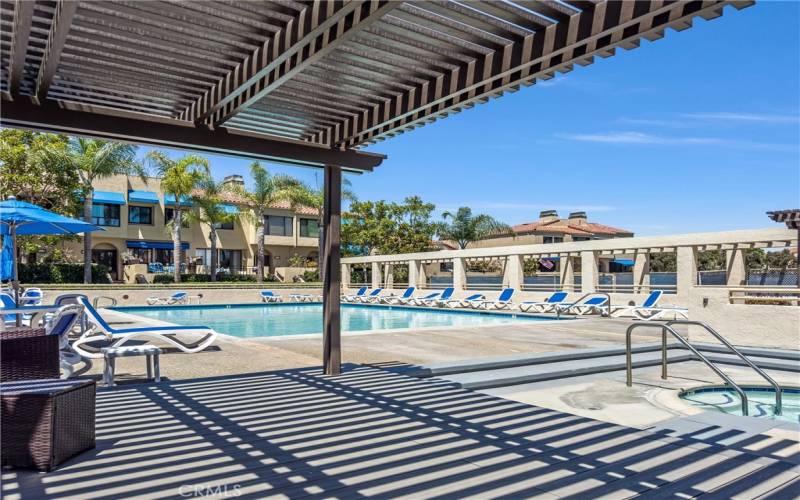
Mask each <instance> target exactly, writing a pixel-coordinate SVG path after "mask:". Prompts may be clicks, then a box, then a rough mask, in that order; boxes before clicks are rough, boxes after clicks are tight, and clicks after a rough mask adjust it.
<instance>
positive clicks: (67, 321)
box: [46, 304, 92, 378]
mask: <svg viewBox="0 0 800 500" xmlns="http://www.w3.org/2000/svg"><path fill="white" fill-rule="evenodd" d="M82 316H83V306H81V305H80V304H68V305H65V306H61V308H59V309H58V311H56V312H55V313H54V315H53V318H52V320H50V321H49V322H48V323H47V328H46V331H47V334H48V335H57V336H58V347H59V365H60V366H61V378H69V377H71V376H73V375H80V374H82V373H84V372H86V371H88V370H89V368H91V367H92V363H91V360H89V359H84V358H83V357H82V356H81V355H80V354H79V353H77V352H76V351H75V350H74V349H72V346H71V345H70V344H69V334H70V333H71V332H72V329H73V327H74V326H75V324H76V323H77V322H78V321H79V320H80V319H81V317H82ZM81 363H84V366H83V368H81V369H80V370H77V371H76V369H75V367H76V366H77V365H79V364H81Z"/></svg>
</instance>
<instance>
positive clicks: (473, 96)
mask: <svg viewBox="0 0 800 500" xmlns="http://www.w3.org/2000/svg"><path fill="white" fill-rule="evenodd" d="M751 3H753V2H731V1H727V0H705V1H702V2H674V3H664V2H641V3H635V2H622V3H615V2H608V1H604V2H598V3H592V4H583V7H584V8H585V9H586V10H582V11H580V12H578V13H575V14H573V15H572V16H570V17H569V19H568V20H566V21H563V22H560V23H556V24H551V25H550V26H548V27H547V28H545V29H542V30H539V31H536V32H535V33H534V34H533V35H529V36H527V37H525V38H524V39H522V40H516V41H514V42H513V44H512V46H510V47H507V48H506V49H505V50H504V51H502V52H501V51H497V52H496V54H495V55H494V59H495V61H492V60H491V58H489V60H482V59H476V62H475V64H471V65H463V66H461V67H459V68H458V69H456V70H454V71H452V72H450V74H448V75H446V77H445V82H444V87H445V88H447V87H448V86H449V87H450V88H449V91H445V92H431V91H429V90H428V88H426V87H425V86H424V85H416V86H415V87H414V88H412V89H410V90H409V91H407V92H404V93H402V94H398V95H397V96H396V97H395V98H394V99H391V100H390V101H389V102H388V104H386V105H385V108H384V105H378V106H377V107H376V108H375V111H374V112H372V111H368V112H367V113H365V115H366V116H367V119H364V120H361V121H360V123H359V124H355V125H360V126H353V125H354V124H352V123H345V124H343V126H341V127H338V128H337V129H335V130H336V132H334V138H333V144H334V145H336V144H340V145H342V146H346V147H352V146H355V145H359V144H363V143H365V142H373V141H375V140H378V139H380V138H381V136H382V135H384V134H391V133H396V132H398V130H400V129H410V128H413V127H414V126H415V125H417V124H419V123H425V122H427V121H429V120H431V119H435V118H438V117H440V116H441V115H446V114H447V113H448V112H452V111H454V110H459V109H461V108H464V107H467V106H469V105H471V104H473V103H475V102H480V101H482V100H486V99H488V98H491V97H495V96H499V95H501V94H502V93H504V92H507V91H509V90H513V89H514V88H516V87H518V86H519V85H521V84H526V83H530V82H533V81H535V79H537V78H543V77H544V78H547V77H552V75H553V74H555V72H556V71H569V70H571V69H572V65H573V64H575V63H578V64H588V63H591V60H592V57H593V56H594V55H601V56H602V55H604V54H605V53H607V52H608V51H613V49H614V48H615V47H617V46H620V47H623V48H627V49H630V48H635V47H636V46H638V42H639V40H640V39H641V38H648V39H655V38H658V37H660V36H661V35H662V34H663V31H664V30H665V29H666V28H669V27H672V28H674V29H681V28H683V27H686V26H687V25H688V24H687V23H691V21H692V19H693V18H694V17H697V16H700V17H704V18H713V17H716V16H717V15H718V13H719V11H720V10H721V9H722V8H723V7H724V6H725V5H733V6H735V7H736V8H737V9H740V8H743V7H746V6H747V5H749V4H751ZM589 7H591V8H589ZM509 54H511V55H512V57H513V58H514V60H513V62H512V63H511V64H507V61H508V59H507V57H508V55H509ZM498 61H503V63H502V64H500V63H498ZM487 65H488V66H487ZM487 69H488V70H490V71H488V72H487V71H486V70H487ZM454 82H455V85H452V84H453V83H454ZM435 84H436V82H435V81H433V80H431V81H430V82H428V87H430V88H433V86H434V85H435ZM440 86H441V84H440ZM387 109H388V110H390V111H389V112H387V111H386V110H387ZM398 109H400V110H402V112H400V113H396V112H394V111H395V110H398ZM387 117H388V119H387ZM347 125H350V127H347ZM346 128H349V129H350V130H351V133H350V134H342V133H341V132H342V131H343V130H345V129H346ZM337 132H338V133H337ZM320 138H321V136H319V135H318V136H317V137H315V139H316V140H319V139H320Z"/></svg>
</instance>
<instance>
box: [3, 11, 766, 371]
mask: <svg viewBox="0 0 800 500" xmlns="http://www.w3.org/2000/svg"><path fill="white" fill-rule="evenodd" d="M752 3H753V2H752V1H746V0H745V1H729V0H694V1H663V0H640V1H636V2H633V1H608V0H508V1H469V2H467V1H449V0H426V1H408V2H406V1H378V0H371V1H327V2H326V1H310V0H309V1H294V0H275V1H272V2H266V1H265V2H250V1H221V0H220V1H189V0H169V1H147V2H137V1H110V0H107V1H80V2H79V1H52V0H35V1H33V0H16V1H14V0H0V24H2V27H1V29H0V31H1V32H2V37H0V50H1V51H2V52H1V54H0V93H1V94H2V99H3V102H2V108H1V109H0V124H1V125H2V126H4V127H20V128H28V129H34V130H45V131H52V132H60V133H66V134H73V135H86V136H93V137H100V138H107V139H115V140H121V141H129V142H135V143H140V144H148V145H156V146H165V147H176V148H182V149H187V150H193V151H199V152H207V153H217V154H230V155H236V156H242V157H247V158H257V159H265V160H269V161H274V162H281V163H289V164H295V165H305V166H312V167H320V168H324V169H325V195H326V203H325V219H324V228H323V234H324V236H325V237H324V244H325V246H324V252H323V256H322V259H321V260H322V262H323V263H324V271H325V272H324V276H325V281H324V290H323V295H324V301H323V302H324V310H325V313H324V318H325V319H324V338H325V341H324V344H325V347H324V356H323V358H324V369H325V372H326V373H329V374H336V373H339V364H340V347H339V341H340V332H339V288H340V278H341V277H340V266H339V224H340V207H341V199H340V198H341V196H340V191H341V172H342V170H350V171H358V172H366V171H371V170H372V169H374V168H375V167H377V166H378V165H380V163H381V162H382V160H383V159H384V158H385V157H384V156H382V155H377V154H374V153H366V152H362V151H359V148H361V147H363V146H365V145H368V144H373V143H375V142H377V141H381V140H383V139H386V138H389V137H393V136H394V135H396V134H400V133H403V132H405V131H407V130H411V129H414V128H417V127H419V126H422V125H425V124H426V123H431V122H433V121H435V120H437V119H439V118H443V117H446V116H448V115H450V114H451V113H457V112H459V111H461V110H463V109H466V108H470V107H472V106H474V105H475V104H478V103H484V102H487V101H488V100H490V99H491V98H494V97H499V96H501V95H503V94H504V93H506V92H515V91H517V90H519V89H520V88H521V87H522V86H530V85H533V84H535V83H536V82H537V81H538V80H547V79H550V78H553V77H554V76H555V75H556V74H557V73H567V72H569V71H571V70H572V69H573V68H574V66H575V65H576V64H577V65H579V66H587V65H589V64H592V62H593V61H594V58H595V57H603V58H605V57H610V56H612V55H614V53H615V51H616V50H617V48H623V49H632V48H636V47H638V45H639V44H640V42H641V40H642V39H646V40H650V41H654V40H657V39H659V38H661V37H663V36H664V34H665V32H666V31H667V29H672V30H675V31H681V30H684V29H686V28H689V27H691V25H692V23H693V22H694V20H695V19H696V18H698V17H700V18H703V19H713V18H716V17H719V16H720V15H722V13H723V10H724V8H725V7H726V6H727V5H732V6H733V7H735V8H736V9H741V8H743V7H746V6H749V5H751V4H752Z"/></svg>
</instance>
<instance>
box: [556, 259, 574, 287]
mask: <svg viewBox="0 0 800 500" xmlns="http://www.w3.org/2000/svg"><path fill="white" fill-rule="evenodd" d="M559 278H560V282H561V290H562V291H564V292H574V291H575V266H574V264H573V261H572V256H571V255H570V254H565V255H562V256H561V260H560V261H559Z"/></svg>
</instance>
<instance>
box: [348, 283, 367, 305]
mask: <svg viewBox="0 0 800 500" xmlns="http://www.w3.org/2000/svg"><path fill="white" fill-rule="evenodd" d="M365 293H367V287H365V286H362V287H361V288H359V289H358V291H357V292H356V293H351V294H347V295H342V300H343V301H345V302H355V301H356V299H358V298H359V297H362V296H363V295H364V294H365Z"/></svg>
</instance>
